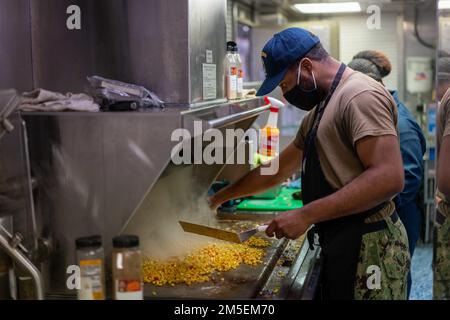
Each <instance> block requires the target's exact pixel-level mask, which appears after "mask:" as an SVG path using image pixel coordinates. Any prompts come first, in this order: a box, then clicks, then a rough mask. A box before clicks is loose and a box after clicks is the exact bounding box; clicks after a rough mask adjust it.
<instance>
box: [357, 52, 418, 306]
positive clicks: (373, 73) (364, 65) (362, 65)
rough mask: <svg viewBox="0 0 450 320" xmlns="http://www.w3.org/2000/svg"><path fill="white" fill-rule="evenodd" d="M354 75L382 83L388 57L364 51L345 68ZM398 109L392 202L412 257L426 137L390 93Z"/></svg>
mask: <svg viewBox="0 0 450 320" xmlns="http://www.w3.org/2000/svg"><path fill="white" fill-rule="evenodd" d="M348 66H349V67H350V68H352V69H353V70H355V71H359V72H362V73H364V74H366V75H368V76H369V77H371V78H373V79H375V80H377V81H378V82H380V83H383V80H382V79H383V78H384V77H386V76H387V75H388V74H389V73H390V72H391V69H392V65H391V63H390V61H389V59H388V58H387V56H386V55H385V54H384V53H382V52H379V51H375V50H367V51H362V52H360V53H358V54H357V55H356V56H354V57H353V60H352V61H351V62H350V63H349V64H348ZM390 93H391V94H392V96H393V97H394V100H395V102H396V104H397V107H398V131H399V134H400V151H401V154H402V158H403V166H404V170H405V187H404V189H403V191H402V192H401V193H400V194H398V195H397V197H396V198H395V200H394V201H395V205H396V208H397V212H398V215H399V216H400V219H401V220H402V222H403V224H404V225H405V228H406V232H407V234H408V241H409V251H410V254H411V257H412V255H413V253H414V249H415V247H416V243H417V240H418V239H419V236H420V231H421V225H422V213H421V210H420V208H419V205H418V202H417V198H418V194H419V191H420V188H421V185H422V181H423V165H424V164H423V155H424V154H425V151H426V142H425V137H424V135H423V133H422V130H421V128H420V126H419V124H418V123H417V121H416V120H415V119H414V116H413V115H412V114H411V112H410V111H409V110H408V108H407V107H406V106H405V105H404V104H403V103H402V102H401V101H400V99H399V97H398V93H397V91H395V90H390ZM411 283H412V281H411V273H410V274H409V275H408V298H409V294H410V291H411Z"/></svg>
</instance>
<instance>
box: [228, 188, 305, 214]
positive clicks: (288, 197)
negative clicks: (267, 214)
mask: <svg viewBox="0 0 450 320" xmlns="http://www.w3.org/2000/svg"><path fill="white" fill-rule="evenodd" d="M298 191H300V189H288V188H282V189H281V191H280V194H279V196H278V197H277V198H275V199H245V200H243V201H242V202H241V203H239V204H238V206H237V210H238V211H287V210H293V209H298V208H301V207H302V206H303V202H302V201H301V200H295V199H294V198H292V194H293V193H294V192H298Z"/></svg>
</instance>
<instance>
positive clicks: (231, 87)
mask: <svg viewBox="0 0 450 320" xmlns="http://www.w3.org/2000/svg"><path fill="white" fill-rule="evenodd" d="M235 46H236V43H235V42H233V41H229V42H227V54H226V55H225V60H224V63H223V65H224V74H225V94H226V97H227V99H228V100H234V99H236V97H237V74H238V71H237V67H236V61H235V55H234V52H233V50H234V48H235Z"/></svg>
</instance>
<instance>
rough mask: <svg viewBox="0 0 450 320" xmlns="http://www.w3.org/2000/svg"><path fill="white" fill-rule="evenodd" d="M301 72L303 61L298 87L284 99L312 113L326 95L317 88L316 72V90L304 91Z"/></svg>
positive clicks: (299, 69) (299, 70)
mask: <svg viewBox="0 0 450 320" xmlns="http://www.w3.org/2000/svg"><path fill="white" fill-rule="evenodd" d="M300 72H301V61H300V64H299V68H298V76H297V85H296V86H295V87H293V88H292V89H291V90H289V91H288V92H286V93H285V94H284V98H285V99H286V100H287V101H288V102H289V103H290V104H291V105H293V106H294V107H297V108H299V109H302V110H305V111H310V110H311V109H312V108H314V107H315V106H316V105H318V104H319V103H320V102H321V101H322V100H323V99H324V95H323V94H322V92H321V91H320V90H319V89H318V88H317V84H316V78H315V76H314V72H313V73H312V76H313V81H314V89H311V90H305V89H302V88H301V87H300Z"/></svg>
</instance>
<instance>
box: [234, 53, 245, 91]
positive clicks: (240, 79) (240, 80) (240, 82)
mask: <svg viewBox="0 0 450 320" xmlns="http://www.w3.org/2000/svg"><path fill="white" fill-rule="evenodd" d="M233 54H234V61H235V63H236V68H237V83H236V98H237V99H242V98H243V97H244V70H243V69H242V60H241V56H240V55H239V50H238V46H237V44H235V45H234V47H233Z"/></svg>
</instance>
